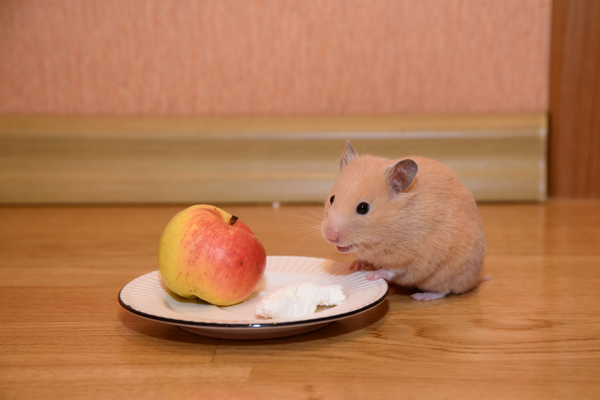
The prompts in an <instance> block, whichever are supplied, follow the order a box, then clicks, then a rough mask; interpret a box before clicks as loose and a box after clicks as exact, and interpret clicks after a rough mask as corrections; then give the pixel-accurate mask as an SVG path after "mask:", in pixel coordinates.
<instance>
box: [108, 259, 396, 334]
mask: <svg viewBox="0 0 600 400" xmlns="http://www.w3.org/2000/svg"><path fill="white" fill-rule="evenodd" d="M348 266H349V265H348V264H347V263H343V262H339V261H332V260H325V259H321V258H309V257H291V256H269V257H267V268H266V269H265V274H264V277H263V279H262V280H261V281H260V282H259V284H258V285H257V287H256V288H255V289H254V292H253V293H252V294H251V295H250V296H249V297H248V298H247V299H246V300H245V301H244V302H242V303H240V304H236V305H233V306H227V307H220V306H215V305H212V304H209V303H206V302H203V301H202V300H188V299H184V298H182V297H179V296H177V295H176V294H174V293H173V292H171V291H170V290H169V289H167V287H166V286H165V284H164V283H163V280H162V277H161V276H160V272H159V271H154V272H150V273H147V274H145V275H142V276H140V277H139V278H136V279H134V280H132V281H131V282H129V283H128V284H127V285H125V286H124V287H123V289H121V292H120V293H119V303H121V305H122V306H123V307H124V308H125V309H126V310H128V311H130V312H132V313H134V314H136V315H139V316H140V317H144V318H147V319H151V320H154V321H157V322H163V323H167V324H173V325H178V326H180V327H181V328H183V329H185V330H187V331H189V332H192V333H195V334H198V335H203V336H209V337H216V338H223V339H269V338H276V337H285V336H292V335H298V334H301V333H306V332H310V331H313V330H316V329H319V328H322V327H323V326H325V325H327V324H329V323H330V322H332V321H337V320H340V319H343V318H348V317H350V316H353V315H356V314H359V313H362V312H365V311H367V310H369V309H371V308H373V307H375V306H376V305H378V304H379V303H381V302H383V300H385V298H386V297H387V294H388V285H387V283H386V282H385V280H383V279H379V280H376V281H367V280H366V279H365V275H366V274H367V272H365V271H359V272H350V271H349V270H348ZM304 281H311V282H313V283H315V284H317V285H334V284H341V285H342V290H343V291H344V294H345V295H346V301H344V302H343V303H342V304H340V305H339V306H334V307H319V308H318V309H317V311H316V312H315V313H314V314H311V315H308V316H304V317H298V318H287V319H282V318H276V319H266V318H263V317H261V316H258V315H256V314H255V310H256V305H257V304H258V302H259V301H260V299H261V298H263V297H264V296H266V295H268V294H270V293H273V292H274V291H275V290H277V289H279V288H282V287H285V286H288V285H291V284H293V283H301V282H304Z"/></svg>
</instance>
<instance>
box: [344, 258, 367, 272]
mask: <svg viewBox="0 0 600 400" xmlns="http://www.w3.org/2000/svg"><path fill="white" fill-rule="evenodd" d="M368 267H369V264H368V263H366V262H364V261H361V260H354V261H352V264H350V268H349V269H350V271H364V270H366V269H367V268H368Z"/></svg>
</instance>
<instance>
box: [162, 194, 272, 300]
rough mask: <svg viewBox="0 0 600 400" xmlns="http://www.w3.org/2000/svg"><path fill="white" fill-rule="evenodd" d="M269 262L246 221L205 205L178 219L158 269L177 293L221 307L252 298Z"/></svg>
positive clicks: (166, 239)
mask: <svg viewBox="0 0 600 400" xmlns="http://www.w3.org/2000/svg"><path fill="white" fill-rule="evenodd" d="M266 263H267V256H266V252H265V248H264V247H263V245H262V243H261V242H260V241H259V240H258V238H257V237H256V236H254V234H253V233H252V231H251V230H250V229H249V228H248V227H247V226H246V225H245V224H244V223H243V222H242V221H240V220H238V219H237V217H235V216H232V215H231V214H229V213H227V212H225V211H223V210H221V209H220V208H217V207H214V206H210V205H205V204H201V205H195V206H191V207H189V208H186V209H185V210H183V211H181V212H179V213H178V214H177V215H175V216H174V217H173V218H172V219H171V221H170V222H169V223H168V224H167V226H166V227H165V230H164V231H163V234H162V236H161V238H160V244H159V247H158V268H159V270H160V273H161V275H162V278H163V280H164V282H165V284H166V285H167V287H168V288H169V289H171V291H173V292H174V293H176V294H178V295H179V296H182V297H185V298H190V299H193V298H196V297H198V298H200V299H202V300H204V301H207V302H209V303H212V304H215V305H220V306H226V305H231V304H236V303H239V302H241V301H243V300H244V299H246V298H247V297H248V296H249V295H250V294H251V293H252V291H253V290H254V288H255V287H256V285H257V284H258V282H259V281H260V279H261V278H262V276H263V274H264V272H265V267H266Z"/></svg>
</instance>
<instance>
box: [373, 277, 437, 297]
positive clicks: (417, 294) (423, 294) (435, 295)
mask: <svg viewBox="0 0 600 400" xmlns="http://www.w3.org/2000/svg"><path fill="white" fill-rule="evenodd" d="M367 279H368V277H367ZM447 294H448V293H438V292H425V293H414V294H411V295H410V297H412V298H413V299H415V300H417V301H430V300H436V299H441V298H442V297H446V295H447Z"/></svg>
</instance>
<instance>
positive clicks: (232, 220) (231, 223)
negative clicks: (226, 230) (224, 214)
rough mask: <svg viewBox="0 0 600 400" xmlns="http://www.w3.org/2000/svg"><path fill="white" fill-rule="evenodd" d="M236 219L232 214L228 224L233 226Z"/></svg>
mask: <svg viewBox="0 0 600 400" xmlns="http://www.w3.org/2000/svg"><path fill="white" fill-rule="evenodd" d="M237 220H238V217H236V216H235V215H232V216H231V219H230V220H229V226H233V224H235V223H236V221H237Z"/></svg>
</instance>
